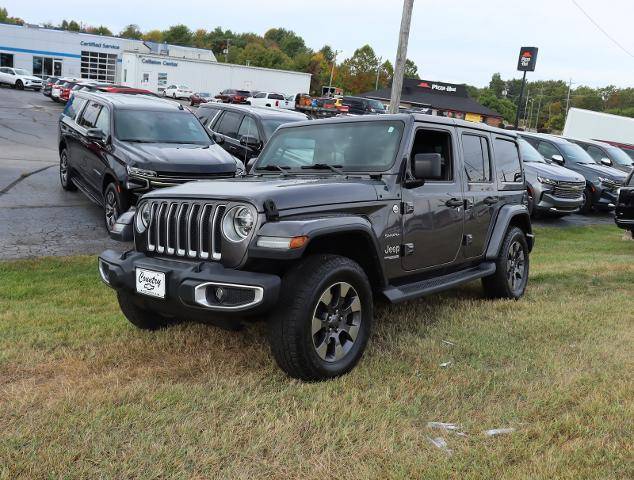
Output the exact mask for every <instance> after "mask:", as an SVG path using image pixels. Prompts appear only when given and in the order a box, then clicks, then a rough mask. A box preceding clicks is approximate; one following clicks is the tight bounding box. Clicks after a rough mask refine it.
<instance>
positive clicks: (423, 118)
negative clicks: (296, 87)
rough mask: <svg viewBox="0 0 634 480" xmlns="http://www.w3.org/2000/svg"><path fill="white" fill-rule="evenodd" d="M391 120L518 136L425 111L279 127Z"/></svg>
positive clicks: (327, 120)
mask: <svg viewBox="0 0 634 480" xmlns="http://www.w3.org/2000/svg"><path fill="white" fill-rule="evenodd" d="M389 120H401V121H403V122H405V123H406V124H407V123H408V122H420V123H426V124H437V125H448V126H451V127H459V128H464V129H469V130H479V131H484V132H490V133H494V134H496V135H504V136H507V137H510V138H516V137H517V132H514V131H512V130H503V129H501V128H497V127H491V126H489V125H487V124H485V123H475V122H468V121H466V120H459V119H457V118H448V117H439V116H437V115H427V114H423V113H394V114H384V115H354V116H352V115H342V116H340V117H331V118H326V119H320V120H309V121H305V122H295V123H288V124H285V125H281V126H280V127H279V128H280V129H282V128H296V127H301V126H305V125H318V124H324V123H357V122H381V121H383V122H385V121H389Z"/></svg>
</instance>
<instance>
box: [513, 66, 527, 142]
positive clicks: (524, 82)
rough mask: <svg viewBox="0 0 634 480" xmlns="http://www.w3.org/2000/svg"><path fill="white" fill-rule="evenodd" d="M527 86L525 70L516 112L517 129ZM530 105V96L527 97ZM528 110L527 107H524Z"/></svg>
mask: <svg viewBox="0 0 634 480" xmlns="http://www.w3.org/2000/svg"><path fill="white" fill-rule="evenodd" d="M525 87H526V70H524V76H523V77H522V86H521V87H520V98H518V99H517V113H516V114H515V130H517V127H519V124H520V108H521V106H522V97H523V96H524V88H525ZM526 104H527V105H528V98H527V99H526ZM524 110H526V109H524Z"/></svg>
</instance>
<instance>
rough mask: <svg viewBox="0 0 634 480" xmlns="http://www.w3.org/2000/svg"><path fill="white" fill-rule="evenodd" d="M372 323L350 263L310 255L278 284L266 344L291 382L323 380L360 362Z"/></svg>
mask: <svg viewBox="0 0 634 480" xmlns="http://www.w3.org/2000/svg"><path fill="white" fill-rule="evenodd" d="M372 321H373V305H372V289H371V288H370V283H369V281H368V278H367V276H366V274H365V272H364V271H363V269H362V268H361V267H360V266H359V265H358V264H357V263H356V262H354V261H352V260H350V259H349V258H345V257H340V256H335V255H315V256H311V257H308V258H306V259H305V260H303V261H301V262H300V263H299V264H297V265H296V266H294V267H293V268H292V269H291V270H289V271H288V272H287V273H286V274H285V275H284V278H283V279H282V290H281V295H280V299H279V302H278V307H277V309H276V310H275V311H274V312H273V314H272V316H271V319H270V320H269V343H270V345H271V351H272V353H273V356H274V357H275V360H276V361H277V364H278V365H279V366H280V368H281V369H282V370H284V372H286V373H287V374H288V375H289V376H291V377H293V378H298V379H301V380H307V381H317V380H326V379H330V378H334V377H338V376H340V375H343V374H345V373H347V372H349V371H350V370H352V369H353V368H354V366H355V365H356V364H357V363H358V362H359V360H360V359H361V357H362V355H363V352H364V350H365V347H366V345H367V342H368V339H369V337H370V331H371V328H372Z"/></svg>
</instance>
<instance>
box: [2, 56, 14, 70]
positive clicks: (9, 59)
mask: <svg viewBox="0 0 634 480" xmlns="http://www.w3.org/2000/svg"><path fill="white" fill-rule="evenodd" d="M0 67H13V54H11V53H0Z"/></svg>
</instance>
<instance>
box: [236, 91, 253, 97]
mask: <svg viewBox="0 0 634 480" xmlns="http://www.w3.org/2000/svg"><path fill="white" fill-rule="evenodd" d="M236 93H237V94H238V95H242V96H247V97H250V96H251V92H249V91H248V90H237V91H236Z"/></svg>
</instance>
